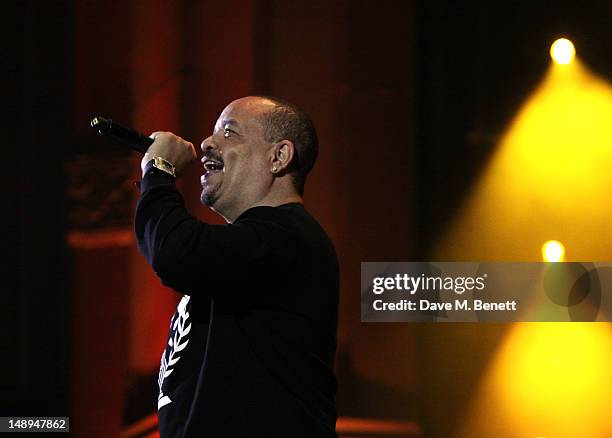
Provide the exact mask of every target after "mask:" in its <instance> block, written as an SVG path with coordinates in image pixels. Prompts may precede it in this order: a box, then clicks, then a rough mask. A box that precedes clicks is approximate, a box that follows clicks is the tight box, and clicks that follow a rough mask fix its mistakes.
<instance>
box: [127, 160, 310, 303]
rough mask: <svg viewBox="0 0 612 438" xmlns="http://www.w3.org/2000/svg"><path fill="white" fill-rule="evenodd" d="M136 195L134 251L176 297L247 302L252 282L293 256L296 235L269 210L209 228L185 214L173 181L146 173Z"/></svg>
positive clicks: (252, 211) (258, 210)
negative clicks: (136, 251) (181, 294)
mask: <svg viewBox="0 0 612 438" xmlns="http://www.w3.org/2000/svg"><path fill="white" fill-rule="evenodd" d="M141 191H142V192H141V195H140V197H139V199H138V203H137V206H136V216H135V231H136V238H137V242H138V248H139V250H140V252H141V253H142V254H143V255H144V256H145V258H146V259H147V261H148V263H149V264H150V265H151V266H152V268H153V270H154V271H155V273H156V274H157V276H158V277H159V278H160V279H161V281H162V283H163V284H164V285H166V286H169V287H171V288H173V289H174V290H176V291H177V292H180V293H185V294H189V295H191V296H195V297H198V296H200V297H207V298H225V299H231V300H233V299H239V300H240V301H243V302H244V300H245V298H247V301H248V284H249V283H250V282H251V281H253V280H256V278H254V277H260V276H262V275H265V273H266V272H270V270H271V269H274V270H277V269H285V268H286V267H287V266H289V265H290V264H291V263H293V261H294V260H295V258H296V254H297V252H298V251H299V246H300V245H299V239H298V237H297V236H298V235H299V234H298V233H297V232H296V230H294V226H293V225H292V223H291V221H289V220H288V219H287V218H285V217H284V216H283V215H282V213H280V212H278V211H276V209H274V208H272V207H255V208H252V209H250V210H247V212H245V213H243V214H242V215H241V216H240V218H238V220H237V221H236V222H235V223H234V224H226V225H212V224H208V223H205V222H202V221H200V220H198V219H196V218H195V217H193V216H192V215H190V214H189V213H188V211H187V209H186V207H185V202H184V199H183V197H182V196H181V194H180V193H179V191H178V190H177V188H176V186H175V184H174V178H173V177H172V176H170V175H167V174H165V173H164V172H161V171H157V170H152V171H149V172H147V173H146V174H145V176H144V177H143V180H142V182H141ZM259 280H261V279H257V281H259ZM259 298H261V297H259Z"/></svg>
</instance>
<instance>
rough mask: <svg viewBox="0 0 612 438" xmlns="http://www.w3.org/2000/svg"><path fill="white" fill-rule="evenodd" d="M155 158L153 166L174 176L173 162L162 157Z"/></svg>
mask: <svg viewBox="0 0 612 438" xmlns="http://www.w3.org/2000/svg"><path fill="white" fill-rule="evenodd" d="M153 160H154V161H153V166H155V167H157V168H158V169H159V170H163V171H164V172H166V173H169V174H170V175H172V176H174V166H173V165H172V163H170V162H168V161H166V160H164V159H163V158H162V157H155V158H154V159H153Z"/></svg>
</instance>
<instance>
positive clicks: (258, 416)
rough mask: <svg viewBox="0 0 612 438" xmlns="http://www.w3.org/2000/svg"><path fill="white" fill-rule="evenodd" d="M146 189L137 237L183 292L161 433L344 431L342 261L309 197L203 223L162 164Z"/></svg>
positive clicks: (168, 358)
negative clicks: (340, 418) (339, 407)
mask: <svg viewBox="0 0 612 438" xmlns="http://www.w3.org/2000/svg"><path fill="white" fill-rule="evenodd" d="M141 191H142V193H141V196H140V198H139V200H138V205H137V208H136V218H135V229H136V236H137V240H138V247H139V249H140V251H141V252H142V253H143V255H144V256H145V257H146V259H147V260H148V262H149V263H150V264H151V266H152V267H153V269H154V270H155V272H156V273H157V275H158V276H159V277H160V279H161V280H162V283H163V284H165V285H166V286H169V287H171V288H173V289H174V290H176V291H177V292H179V293H181V294H183V295H184V296H183V298H182V300H181V302H180V303H179V305H178V307H177V311H176V312H175V314H174V316H173V317H172V319H171V321H170V331H169V336H168V343H167V345H166V350H165V351H164V354H163V356H162V360H161V366H160V374H159V388H160V393H159V400H158V418H159V430H160V435H161V437H162V438H169V437H173V438H174V437H251V438H253V437H276V436H286V437H298V438H299V437H336V436H337V435H336V433H335V422H336V417H337V414H336V409H335V394H336V379H335V376H334V373H333V365H334V356H335V351H336V332H337V318H338V316H337V315H338V289H339V280H338V261H337V257H336V253H335V250H334V247H333V245H332V243H331V241H330V240H329V238H328V237H327V235H326V234H325V232H324V230H323V229H322V228H321V227H320V225H319V224H318V223H317V222H316V221H315V220H314V219H313V218H312V216H310V215H309V214H308V213H307V212H306V210H305V209H304V207H303V206H302V205H301V204H285V205H281V206H279V207H254V208H251V209H249V210H247V211H245V212H244V213H243V214H242V215H241V216H240V217H239V218H238V219H237V220H236V221H234V223H233V224H227V225H211V224H207V223H204V222H201V221H199V220H197V219H196V218H194V217H193V216H191V215H190V214H189V213H188V212H187V210H186V208H185V203H184V200H183V198H182V196H181V195H180V193H179V192H178V190H177V189H176V187H175V185H174V178H172V177H171V176H170V175H168V174H165V173H164V172H161V171H159V170H157V169H155V168H152V169H150V170H149V171H147V172H146V173H145V176H144V177H143V179H142V181H141Z"/></svg>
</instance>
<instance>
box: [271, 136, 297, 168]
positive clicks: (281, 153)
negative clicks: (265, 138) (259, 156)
mask: <svg viewBox="0 0 612 438" xmlns="http://www.w3.org/2000/svg"><path fill="white" fill-rule="evenodd" d="M294 155H295V145H294V144H293V142H292V141H291V140H281V141H279V142H276V144H275V145H274V157H273V158H272V169H271V171H272V173H275V174H279V173H281V172H283V171H285V170H287V169H288V168H289V165H290V164H291V162H292V161H293V157H294Z"/></svg>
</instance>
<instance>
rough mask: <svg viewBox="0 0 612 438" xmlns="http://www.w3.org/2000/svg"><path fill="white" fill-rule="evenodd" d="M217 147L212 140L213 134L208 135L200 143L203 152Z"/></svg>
mask: <svg viewBox="0 0 612 438" xmlns="http://www.w3.org/2000/svg"><path fill="white" fill-rule="evenodd" d="M216 148H217V147H216V146H215V144H214V143H213V141H212V136H210V137H208V138H207V139H205V140H204V141H203V142H202V144H200V149H202V152H206V151H208V150H211V149H216Z"/></svg>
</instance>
